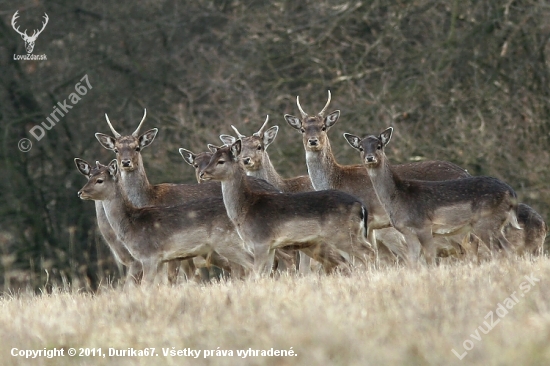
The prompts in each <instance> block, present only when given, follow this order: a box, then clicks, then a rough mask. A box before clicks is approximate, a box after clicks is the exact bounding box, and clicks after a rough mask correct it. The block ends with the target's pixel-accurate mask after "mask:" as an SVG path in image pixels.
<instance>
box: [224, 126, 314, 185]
mask: <svg viewBox="0 0 550 366" xmlns="http://www.w3.org/2000/svg"><path fill="white" fill-rule="evenodd" d="M268 121H269V116H266V118H265V121H264V124H263V125H262V127H260V129H259V130H258V131H257V132H254V133H253V134H252V135H251V136H245V135H243V134H242V133H240V132H239V130H237V128H236V127H235V126H233V125H232V126H231V128H233V130H234V131H235V133H236V134H237V138H238V139H240V140H241V141H242V152H241V156H240V161H241V163H242V164H243V167H244V169H245V171H246V174H247V175H248V176H252V177H256V178H261V179H265V180H266V181H268V182H269V183H271V184H273V185H274V186H275V187H277V188H278V189H280V190H281V191H283V192H291V193H292V192H309V191H313V190H314V189H313V185H312V184H311V180H310V179H309V176H308V175H301V176H298V177H293V178H288V179H285V178H283V177H281V175H280V174H279V173H278V172H277V170H275V167H274V166H273V164H272V163H271V159H270V158H269V154H268V153H267V148H268V147H269V145H271V143H272V142H273V141H274V140H275V137H277V132H278V131H279V126H273V127H271V128H269V129H267V130H266V126H267V122H268ZM220 139H221V140H222V142H223V143H224V144H226V145H231V144H233V143H234V142H235V141H236V140H237V139H236V138H235V137H233V136H230V135H220Z"/></svg>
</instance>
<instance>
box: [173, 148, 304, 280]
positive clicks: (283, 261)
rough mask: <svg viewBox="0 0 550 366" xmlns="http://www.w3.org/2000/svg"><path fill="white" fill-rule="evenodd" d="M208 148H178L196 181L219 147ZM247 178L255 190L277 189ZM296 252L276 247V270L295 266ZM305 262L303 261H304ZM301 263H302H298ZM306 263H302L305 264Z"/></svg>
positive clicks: (301, 270)
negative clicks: (192, 170) (192, 171)
mask: <svg viewBox="0 0 550 366" xmlns="http://www.w3.org/2000/svg"><path fill="white" fill-rule="evenodd" d="M208 148H209V149H210V151H204V152H200V153H196V154H195V153H194V152H192V151H190V150H187V149H184V148H180V149H179V153H180V155H181V156H182V158H183V160H184V161H185V162H186V163H187V164H189V165H191V166H192V167H193V169H194V170H195V177H196V178H197V182H198V183H204V181H203V180H201V179H200V176H199V174H200V172H201V171H202V170H203V169H204V168H205V167H206V166H207V165H208V163H209V162H210V159H211V158H212V155H213V152H215V151H216V150H217V149H219V147H218V146H214V145H212V144H208ZM247 180H249V181H250V182H251V183H253V185H252V187H254V189H255V190H260V191H266V192H270V191H273V192H275V191H279V190H278V189H277V188H276V187H275V186H273V185H271V184H269V183H270V182H267V181H266V180H264V179H260V178H254V177H250V176H248V177H247ZM264 183H266V184H269V186H266V187H261V185H263V184H264ZM295 257H296V253H295V251H293V250H287V249H285V248H283V249H278V250H277V251H276V252H275V259H276V268H277V270H278V271H281V272H284V271H287V270H289V269H292V268H293V267H296V260H295ZM304 262H305V261H304ZM300 264H301V265H302V263H300ZM305 265H306V264H304V266H305ZM300 272H301V273H305V271H304V270H303V266H302V267H300Z"/></svg>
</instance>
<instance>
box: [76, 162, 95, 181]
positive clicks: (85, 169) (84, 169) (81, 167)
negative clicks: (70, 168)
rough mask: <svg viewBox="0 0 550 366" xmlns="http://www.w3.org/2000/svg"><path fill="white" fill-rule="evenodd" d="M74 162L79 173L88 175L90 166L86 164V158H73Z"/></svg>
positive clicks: (90, 169)
mask: <svg viewBox="0 0 550 366" xmlns="http://www.w3.org/2000/svg"><path fill="white" fill-rule="evenodd" d="M74 163H75V164H76V169H78V171H79V172H80V174H82V175H84V176H86V177H90V172H91V171H92V166H91V165H90V164H88V162H87V161H86V160H82V159H79V158H75V159H74Z"/></svg>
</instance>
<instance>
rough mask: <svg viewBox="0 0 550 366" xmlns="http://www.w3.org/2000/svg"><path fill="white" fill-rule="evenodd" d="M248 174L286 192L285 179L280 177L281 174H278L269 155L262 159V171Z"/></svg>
mask: <svg viewBox="0 0 550 366" xmlns="http://www.w3.org/2000/svg"><path fill="white" fill-rule="evenodd" d="M247 174H248V175H249V176H251V177H255V178H259V179H264V180H265V181H266V182H268V183H270V184H272V185H273V186H274V187H275V188H277V189H279V190H284V184H285V182H284V179H283V178H282V177H281V176H280V175H279V173H277V171H276V170H275V167H274V166H273V164H272V163H271V160H270V159H269V156H267V155H265V156H264V157H263V158H262V167H261V168H260V169H258V170H254V171H251V172H248V173H247Z"/></svg>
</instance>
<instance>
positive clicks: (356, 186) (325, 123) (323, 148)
mask: <svg viewBox="0 0 550 366" xmlns="http://www.w3.org/2000/svg"><path fill="white" fill-rule="evenodd" d="M330 101H331V94H330V91H329V92H328V100H327V102H326V104H325V106H324V107H323V109H322V110H321V111H320V112H319V113H317V114H316V115H309V114H307V113H306V112H305V111H304V110H303V108H302V106H301V105H300V99H299V97H296V104H297V105H298V109H299V111H300V114H301V118H298V117H294V116H292V115H289V114H286V115H285V116H284V118H285V120H286V121H287V123H288V124H289V125H290V126H291V127H293V128H294V129H296V130H298V131H300V132H301V133H302V140H303V145H304V149H305V152H306V164H307V168H308V172H309V176H310V178H311V183H312V184H313V187H314V188H315V189H316V190H323V189H337V190H341V191H344V192H346V193H349V194H352V195H354V196H356V197H358V198H359V199H361V200H362V202H363V203H364V204H365V205H366V207H367V210H368V211H369V225H368V240H369V242H370V243H371V244H372V245H373V246H378V245H377V244H378V241H380V242H381V244H382V247H381V248H379V249H380V250H383V249H385V248H384V247H387V248H388V249H389V250H390V251H391V252H393V253H395V254H396V255H398V256H399V257H401V258H402V259H403V260H405V261H408V258H407V253H406V248H405V246H404V241H403V238H402V236H401V235H399V233H396V232H395V230H394V229H392V228H391V224H390V220H389V217H388V215H387V214H386V212H385V211H384V208H383V206H382V205H381V204H380V201H379V200H378V197H377V196H376V193H375V191H374V188H373V186H372V183H371V182H370V179H369V176H368V174H367V172H366V170H365V168H364V167H363V166H362V165H341V164H339V163H338V162H337V161H336V158H335V157H334V154H333V152H332V148H331V144H330V141H329V137H328V131H329V130H330V128H331V127H332V126H334V124H335V123H336V122H337V121H338V118H339V117H340V111H339V110H336V111H333V112H331V113H329V114H326V115H325V113H326V112H327V109H328V106H329V105H330ZM395 170H396V172H397V174H399V175H400V176H402V177H403V178H406V179H425V180H434V181H438V180H449V179H460V178H465V177H469V176H470V175H469V174H468V172H466V171H465V170H464V169H462V168H460V167H459V166H457V165H455V164H452V163H449V162H446V161H422V162H415V163H408V164H402V165H397V166H395ZM382 230H383V231H384V232H383V233H382ZM375 231H381V234H382V235H376V234H375ZM384 238H389V240H384V241H383V242H382V240H383V239H384ZM381 239H382V240H381ZM395 239H398V240H395ZM441 244H442V245H445V246H448V245H449V243H448V242H447V241H446V240H445V242H442V243H441ZM451 244H452V245H453V246H454V247H456V245H455V244H454V243H451ZM456 250H460V248H456Z"/></svg>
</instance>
